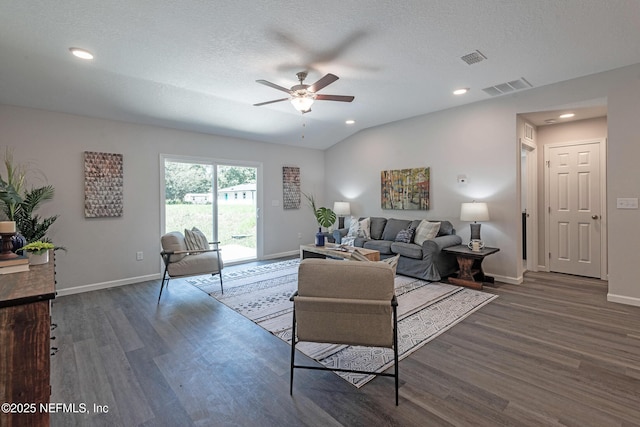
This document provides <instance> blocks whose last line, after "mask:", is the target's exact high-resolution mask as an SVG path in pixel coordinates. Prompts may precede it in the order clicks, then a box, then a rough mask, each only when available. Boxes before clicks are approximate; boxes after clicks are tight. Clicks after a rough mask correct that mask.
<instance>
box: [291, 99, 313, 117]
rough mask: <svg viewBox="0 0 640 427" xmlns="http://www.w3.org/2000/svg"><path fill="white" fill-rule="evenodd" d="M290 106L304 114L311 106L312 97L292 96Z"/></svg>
mask: <svg viewBox="0 0 640 427" xmlns="http://www.w3.org/2000/svg"><path fill="white" fill-rule="evenodd" d="M291 104H292V105H293V108H295V109H296V110H298V111H300V112H301V113H304V112H305V111H309V109H310V108H311V105H312V104H313V97H311V96H294V97H293V98H291Z"/></svg>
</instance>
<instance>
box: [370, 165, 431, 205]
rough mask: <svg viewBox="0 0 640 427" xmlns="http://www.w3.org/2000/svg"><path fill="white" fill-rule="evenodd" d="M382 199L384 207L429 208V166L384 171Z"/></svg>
mask: <svg viewBox="0 0 640 427" xmlns="http://www.w3.org/2000/svg"><path fill="white" fill-rule="evenodd" d="M380 200H381V206H382V209H401V210H428V209H429V168H414V169H397V170H388V171H382V173H381V195H380Z"/></svg>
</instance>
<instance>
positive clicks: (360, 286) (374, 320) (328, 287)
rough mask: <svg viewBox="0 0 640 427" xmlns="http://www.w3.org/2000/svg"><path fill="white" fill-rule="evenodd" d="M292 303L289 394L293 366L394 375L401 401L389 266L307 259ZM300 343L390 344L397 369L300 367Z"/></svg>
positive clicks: (300, 272)
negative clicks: (374, 370) (386, 370)
mask: <svg viewBox="0 0 640 427" xmlns="http://www.w3.org/2000/svg"><path fill="white" fill-rule="evenodd" d="M291 301H293V330H292V340H291V379H290V384H289V393H290V394H293V372H294V369H295V368H303V369H317V370H329V371H341V372H353V373H363V374H370V375H381V376H390V377H395V390H396V405H398V329H397V325H398V318H397V305H398V303H397V301H396V296H395V290H394V274H393V269H392V268H391V266H389V264H386V263H382V262H359V261H337V260H329V259H316V258H309V259H304V260H302V261H301V262H300V267H299V269H298V291H297V292H296V293H295V294H294V295H293V296H292V297H291ZM296 338H297V340H296ZM297 341H311V342H321V343H332V344H350V345H362V346H371V347H386V348H392V349H393V350H394V373H393V374H388V373H384V372H383V373H379V372H368V371H358V370H349V369H330V368H325V367H318V366H304V365H296V364H295V346H296V342H297Z"/></svg>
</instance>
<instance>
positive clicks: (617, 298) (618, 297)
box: [607, 294, 640, 307]
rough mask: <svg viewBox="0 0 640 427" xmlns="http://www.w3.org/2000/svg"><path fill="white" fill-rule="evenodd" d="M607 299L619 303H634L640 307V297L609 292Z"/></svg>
mask: <svg viewBox="0 0 640 427" xmlns="http://www.w3.org/2000/svg"><path fill="white" fill-rule="evenodd" d="M607 301H609V302H617V303H618V304H626V305H634V306H636V307H640V298H635V297H627V296H624V295H615V294H607Z"/></svg>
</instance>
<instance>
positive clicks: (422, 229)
mask: <svg viewBox="0 0 640 427" xmlns="http://www.w3.org/2000/svg"><path fill="white" fill-rule="evenodd" d="M438 230H440V223H439V222H429V221H427V220H426V219H423V220H422V221H420V225H418V228H417V229H416V235H415V237H414V238H413V241H414V243H415V244H417V245H422V243H424V241H425V240H429V239H433V238H434V237H436V236H437V235H438Z"/></svg>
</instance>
